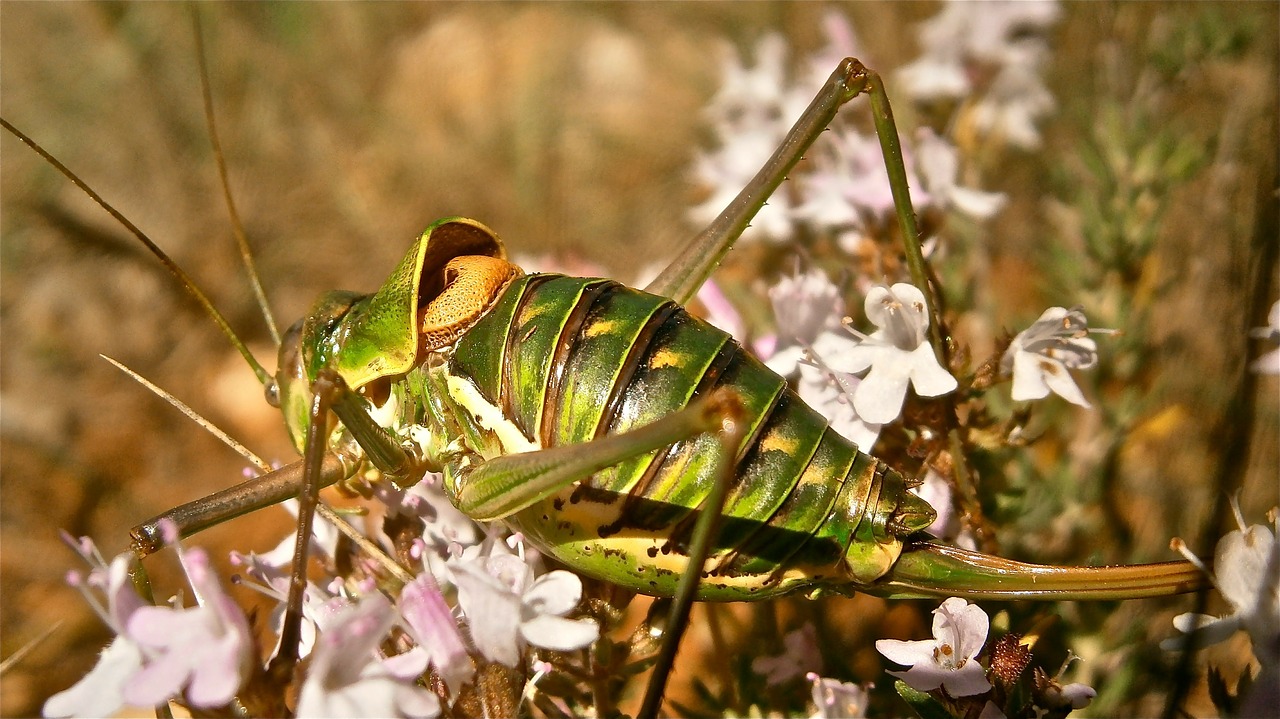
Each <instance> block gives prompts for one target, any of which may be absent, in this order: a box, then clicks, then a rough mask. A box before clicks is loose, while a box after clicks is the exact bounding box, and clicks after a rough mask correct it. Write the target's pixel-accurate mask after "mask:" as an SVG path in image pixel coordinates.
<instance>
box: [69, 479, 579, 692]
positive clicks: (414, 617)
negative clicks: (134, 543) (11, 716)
mask: <svg viewBox="0 0 1280 719" xmlns="http://www.w3.org/2000/svg"><path fill="white" fill-rule="evenodd" d="M377 494H378V495H379V496H380V497H381V499H382V500H383V502H384V503H385V507H386V512H385V514H384V515H383V516H384V521H383V522H381V523H370V527H371V530H373V531H370V537H369V538H370V539H373V540H374V541H375V542H376V541H379V540H380V541H382V542H384V543H385V545H386V549H388V550H391V549H392V548H393V545H395V544H396V542H397V540H395V539H393V538H392V537H391V536H389V534H388V532H394V533H395V534H396V535H397V536H400V537H403V536H412V537H413V539H412V540H411V545H410V555H411V556H413V557H415V558H416V559H417V560H418V561H419V562H420V568H419V572H418V574H417V576H416V577H414V578H413V579H412V580H411V581H409V582H408V583H407V584H405V585H404V586H403V588H401V589H400V590H399V591H398V593H397V594H396V595H394V596H396V599H395V600H394V601H392V600H390V599H388V597H387V596H386V594H385V593H384V591H385V590H384V589H383V588H381V587H380V584H381V582H380V581H379V580H378V578H377V577H378V572H377V570H376V566H375V564H376V563H377V562H386V561H389V559H388V558H387V557H381V558H377V557H365V558H363V560H357V562H356V564H357V568H356V570H354V571H352V572H351V573H350V574H348V575H347V576H339V575H338V574H336V573H335V574H331V575H330V577H329V578H328V579H327V580H312V581H309V582H308V590H307V592H306V594H305V597H304V603H303V607H302V610H303V632H302V642H301V644H300V646H299V647H298V651H299V654H300V656H303V657H309V659H308V668H307V671H306V675H305V678H304V679H303V681H302V684H301V686H300V688H299V690H298V700H297V708H296V711H297V714H298V715H299V716H350V715H354V714H357V713H360V714H366V715H370V716H436V715H438V714H439V713H440V711H441V706H442V704H441V703H442V701H443V700H445V699H449V698H456V697H458V696H459V695H460V693H461V692H462V691H463V689H464V687H465V685H466V684H468V683H470V682H471V681H472V680H473V677H474V674H475V667H476V661H477V660H476V658H477V657H478V658H482V660H485V661H492V662H498V663H501V664H504V665H506V666H509V667H518V666H521V665H522V664H523V663H524V662H525V661H526V647H529V646H534V647H540V648H543V649H551V650H559V651H567V650H572V649H578V648H581V647H585V646H588V645H590V644H591V643H592V642H594V641H595V640H596V639H597V637H598V636H599V627H598V626H597V624H596V623H595V621H594V620H591V619H570V618H566V617H565V615H566V614H568V613H569V612H571V611H573V610H574V609H575V608H576V607H577V606H578V604H579V602H580V600H581V597H582V581H581V580H580V579H579V578H578V577H577V576H576V575H573V574H570V573H568V572H564V571H554V572H550V573H547V574H543V575H542V576H537V567H538V564H539V562H538V561H537V559H536V556H535V555H536V553H534V552H525V551H524V550H523V543H522V540H521V539H520V538H519V537H518V536H513V537H506V538H504V537H503V536H502V535H500V534H487V533H486V532H485V531H483V530H482V529H481V528H480V527H479V526H477V525H476V524H475V523H474V522H472V521H471V520H470V519H468V518H466V517H465V516H463V515H462V514H461V513H459V512H458V511H457V510H456V509H455V508H453V506H452V505H451V504H450V503H449V502H448V500H447V499H445V497H444V495H443V493H442V492H441V490H440V488H439V478H438V477H434V476H433V477H428V478H426V479H424V480H422V481H421V482H419V483H418V484H417V485H415V486H414V487H412V488H411V489H409V490H407V491H400V490H395V489H388V488H381V489H380V490H379V491H378V492H377ZM170 531H171V532H173V531H176V530H172V529H171V528H170ZM168 539H169V540H170V543H171V544H174V545H175V546H176V548H177V551H178V556H179V559H180V561H181V562H182V565H183V568H184V569H185V570H186V573H187V577H188V581H189V583H190V585H191V588H192V590H193V593H194V594H195V597H196V600H197V602H198V605H197V606H196V607H192V608H183V607H182V606H180V605H179V604H177V603H176V602H175V604H174V605H173V606H166V607H155V606H149V605H147V604H146V603H145V602H144V601H143V600H142V599H141V598H140V597H139V596H138V594H137V593H136V591H135V589H134V587H133V585H132V583H131V582H130V581H129V568H130V565H131V562H132V561H133V559H132V555H130V554H123V555H120V556H118V557H116V558H115V559H114V560H112V562H111V563H110V564H109V565H108V564H107V563H106V562H105V561H104V560H103V559H102V558H101V556H100V555H99V554H98V553H97V550H96V549H95V548H94V547H93V545H92V543H91V542H88V540H81V541H80V542H77V543H75V544H74V546H76V547H77V548H78V549H79V551H80V553H81V554H82V555H83V556H84V557H85V558H86V559H87V560H89V561H90V562H91V563H93V564H94V565H95V568H94V569H93V570H92V571H91V572H90V573H89V577H88V579H87V580H82V579H80V578H79V577H78V575H77V576H73V578H72V580H73V584H75V585H77V586H80V587H81V588H82V590H84V591H85V594H86V596H87V597H89V598H90V601H91V603H92V604H93V605H94V606H95V608H97V609H98V611H99V614H100V615H101V616H102V618H103V620H104V621H105V622H106V623H107V625H108V626H109V627H110V628H111V629H112V630H113V631H114V632H116V634H117V637H116V639H115V640H114V641H113V642H112V643H111V645H110V646H108V647H107V649H106V650H105V651H104V652H103V654H102V657H101V659H100V660H99V663H98V665H97V667H96V668H95V669H94V670H93V671H92V672H90V673H89V674H88V675H87V676H85V678H84V679H82V680H81V681H80V682H79V683H77V684H76V685H75V686H73V687H71V688H70V689H67V690H66V691H64V692H61V693H59V694H56V695H54V696H53V697H52V698H50V699H49V701H48V702H47V703H46V704H45V708H44V712H45V715H46V716H51V717H52V716H107V715H110V714H112V713H114V712H116V711H117V710H118V709H119V708H120V707H121V706H123V705H126V704H128V705H137V706H148V705H158V704H164V703H166V702H168V701H171V700H177V701H180V702H182V703H184V704H186V705H187V706H190V707H192V708H193V709H201V710H213V709H218V708H221V707H224V706H227V705H229V704H230V703H231V702H232V701H233V700H235V699H236V697H237V696H242V694H241V693H242V692H244V691H245V690H246V687H247V686H248V685H249V684H250V683H255V682H257V683H260V682H262V681H265V679H264V676H265V675H264V674H263V667H264V666H265V662H259V658H258V657H257V656H256V655H255V654H256V653H255V648H254V643H253V641H252V640H251V635H250V630H249V622H248V620H247V619H246V617H245V615H244V613H243V612H242V611H241V610H240V608H239V607H238V605H237V604H236V603H235V602H234V601H232V600H231V599H230V598H229V597H228V596H227V595H226V594H224V593H223V592H222V589H221V587H220V585H219V583H218V581H217V580H216V578H215V577H214V575H213V572H212V570H211V568H210V566H209V560H208V557H207V556H206V555H205V553H204V552H203V551H202V550H200V549H186V548H184V547H182V546H181V545H180V544H177V542H176V537H174V536H172V534H171V536H169V537H168ZM509 543H510V544H509ZM312 545H313V548H314V550H315V551H314V554H318V555H319V556H320V558H321V559H323V560H325V565H326V566H327V567H328V568H329V571H331V572H333V571H334V569H335V564H336V563H335V558H336V557H337V556H338V543H337V529H336V528H335V527H334V526H333V525H332V524H330V523H327V522H324V521H322V520H320V521H317V524H316V530H315V532H314V534H313V538H312ZM368 546H374V545H373V544H369V545H368ZM512 547H514V548H515V550H518V551H513V549H512ZM292 550H293V539H292V538H288V539H286V540H285V541H283V542H282V543H281V544H280V546H279V547H277V548H276V549H275V550H273V551H271V552H268V553H265V554H247V555H246V554H239V553H233V556H232V563H233V564H234V565H236V566H238V567H240V568H241V569H242V571H244V573H245V575H246V576H245V577H243V578H237V581H238V582H239V583H241V584H242V585H244V586H247V587H250V588H253V589H256V590H257V591H259V592H261V593H263V594H265V595H267V596H269V597H271V598H273V599H275V600H276V601H278V602H280V603H281V604H280V605H278V606H277V607H276V610H275V611H274V612H272V615H271V619H270V626H271V627H272V628H273V629H274V630H275V632H276V633H277V634H278V633H279V631H280V628H281V626H282V621H283V602H284V601H285V598H286V594H287V589H288V583H289V579H288V568H289V563H290V561H291V560H292ZM373 551H377V549H376V547H375V548H374V549H373ZM360 561H363V562H364V563H365V565H366V566H364V567H363V569H361V568H360ZM89 588H94V589H97V590H99V591H101V592H102V593H103V594H104V595H105V596H106V599H107V601H106V605H105V606H103V604H102V603H101V602H98V601H97V600H96V599H95V598H94V596H93V595H92V594H91V593H89V591H88V589H89ZM450 598H452V600H451V599H450ZM428 673H429V674H430V675H433V676H436V677H438V678H439V680H440V683H439V685H437V688H436V689H435V690H434V691H433V690H429V689H427V688H426V687H425V686H424V684H423V680H424V679H425V678H426V677H427V676H428V675H429V674H428ZM428 686H429V685H428ZM252 693H253V692H250V694H252ZM246 708H247V709H248V710H249V711H250V713H261V712H263V711H268V708H266V707H256V709H255V707H252V706H247V707H246Z"/></svg>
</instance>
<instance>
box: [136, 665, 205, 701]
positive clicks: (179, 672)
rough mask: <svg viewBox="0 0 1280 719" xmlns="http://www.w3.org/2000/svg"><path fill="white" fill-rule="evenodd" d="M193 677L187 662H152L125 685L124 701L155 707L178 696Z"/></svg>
mask: <svg viewBox="0 0 1280 719" xmlns="http://www.w3.org/2000/svg"><path fill="white" fill-rule="evenodd" d="M190 675H191V667H190V666H189V665H187V664H186V663H185V662H179V661H176V660H170V661H165V659H164V658H161V659H158V660H152V661H150V662H148V663H147V665H146V666H145V667H143V668H142V669H141V670H140V671H138V672H136V673H135V674H134V675H133V676H132V677H131V678H130V679H129V681H128V682H126V683H125V685H124V700H125V702H126V703H128V704H133V705H135V706H143V707H145V706H155V705H156V704H160V703H162V702H166V701H169V700H170V699H172V698H174V697H176V696H178V694H179V693H180V692H181V691H182V685H183V683H184V682H185V681H186V679H187V677H188V676H190Z"/></svg>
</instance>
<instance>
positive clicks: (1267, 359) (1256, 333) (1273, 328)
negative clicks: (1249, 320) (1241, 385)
mask: <svg viewBox="0 0 1280 719" xmlns="http://www.w3.org/2000/svg"><path fill="white" fill-rule="evenodd" d="M1249 334H1250V335H1252V336H1253V337H1257V338H1258V339H1260V340H1265V341H1266V342H1267V344H1270V345H1274V346H1275V349H1273V350H1271V351H1270V352H1268V353H1266V354H1264V355H1262V356H1261V357H1259V358H1258V359H1256V360H1254V361H1253V364H1252V365H1250V368H1251V369H1253V371H1254V372H1261V373H1262V374H1280V302H1276V303H1275V304H1274V305H1271V312H1270V313H1269V314H1268V315H1267V326H1266V327H1258V328H1256V329H1254V330H1253V331H1251V332H1250V333H1249Z"/></svg>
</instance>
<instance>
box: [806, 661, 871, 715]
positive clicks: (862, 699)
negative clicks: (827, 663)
mask: <svg viewBox="0 0 1280 719" xmlns="http://www.w3.org/2000/svg"><path fill="white" fill-rule="evenodd" d="M806 678H807V679H808V680H809V681H810V682H812V683H813V704H814V706H815V707H816V708H817V711H815V712H814V713H813V714H811V715H810V719H858V718H860V717H865V716H866V715H867V706H868V705H869V704H870V701H871V696H870V695H869V694H868V693H867V690H866V689H865V688H864V687H862V686H861V685H858V684H854V683H852V682H842V681H840V680H838V679H827V678H825V677H820V676H818V675H817V674H814V673H813V672H809V674H808V676H807V677H806Z"/></svg>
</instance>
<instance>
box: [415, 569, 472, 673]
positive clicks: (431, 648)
mask: <svg viewBox="0 0 1280 719" xmlns="http://www.w3.org/2000/svg"><path fill="white" fill-rule="evenodd" d="M400 613H401V615H402V616H403V617H404V619H405V621H406V622H407V623H408V624H409V632H410V634H412V635H413V638H414V640H415V641H417V642H418V646H420V647H423V648H424V649H425V650H426V651H427V652H428V653H429V656H430V657H431V663H432V664H433V665H434V666H435V668H436V671H438V672H439V673H440V676H441V678H443V679H444V681H445V683H446V684H448V685H449V688H450V689H452V690H453V691H455V692H456V691H458V690H460V689H461V688H462V685H463V684H464V683H465V682H467V681H468V680H470V679H471V677H472V676H473V675H474V674H475V666H474V665H473V664H472V662H471V657H470V656H469V655H468V654H467V648H466V645H465V644H464V643H463V641H462V636H461V634H460V633H459V631H458V623H457V622H456V621H455V620H454V618H453V613H452V612H451V611H450V610H449V605H448V604H446V603H445V600H444V597H443V596H442V595H441V594H440V589H439V588H438V587H437V586H436V584H435V582H434V581H433V580H432V578H431V576H430V575H426V574H424V575H421V576H419V577H417V578H416V579H414V580H413V581H412V582H410V583H409V584H407V585H405V587H404V589H403V590H402V591H401V593H400Z"/></svg>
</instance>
